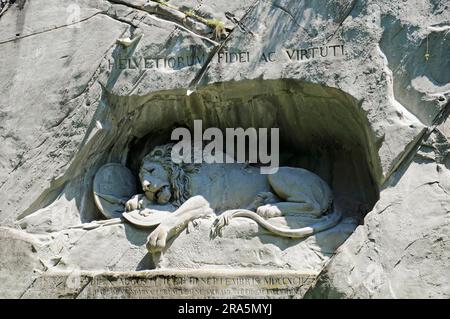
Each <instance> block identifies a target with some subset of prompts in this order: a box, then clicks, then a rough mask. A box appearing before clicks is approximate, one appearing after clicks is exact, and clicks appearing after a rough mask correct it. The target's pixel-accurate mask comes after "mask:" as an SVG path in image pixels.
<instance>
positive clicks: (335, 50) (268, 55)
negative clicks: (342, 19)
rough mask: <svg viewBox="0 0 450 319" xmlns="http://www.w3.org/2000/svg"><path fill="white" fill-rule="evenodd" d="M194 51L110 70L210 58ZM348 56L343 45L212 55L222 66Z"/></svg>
mask: <svg viewBox="0 0 450 319" xmlns="http://www.w3.org/2000/svg"><path fill="white" fill-rule="evenodd" d="M198 51H199V50H193V51H192V53H187V54H183V55H176V54H175V55H173V56H168V57H131V58H118V59H116V60H109V69H121V70H124V69H169V70H181V69H184V68H186V67H192V66H195V65H198V66H201V65H203V64H204V63H205V62H206V61H207V55H206V54H205V53H201V54H199V53H197V52H198ZM344 55H345V50H344V45H343V44H334V45H324V46H312V47H304V48H292V49H283V50H280V51H266V52H262V53H260V54H257V55H255V54H252V52H250V51H237V50H233V51H232V50H229V51H228V50H221V51H219V52H217V53H216V54H215V56H214V57H213V62H216V63H218V64H221V65H230V64H236V63H250V62H252V61H255V60H257V61H259V62H260V63H276V62H308V61H312V60H316V59H333V58H339V57H343V56H344Z"/></svg>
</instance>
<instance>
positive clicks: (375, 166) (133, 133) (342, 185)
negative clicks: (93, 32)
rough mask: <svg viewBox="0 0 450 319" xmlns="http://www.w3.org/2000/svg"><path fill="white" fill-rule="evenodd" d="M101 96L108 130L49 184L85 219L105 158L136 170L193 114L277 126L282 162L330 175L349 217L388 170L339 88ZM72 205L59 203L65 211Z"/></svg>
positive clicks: (289, 86)
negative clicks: (59, 178)
mask: <svg viewBox="0 0 450 319" xmlns="http://www.w3.org/2000/svg"><path fill="white" fill-rule="evenodd" d="M104 89H105V90H107V88H104ZM102 100H103V101H102V102H103V103H105V105H107V106H109V107H108V108H105V111H104V112H101V114H99V117H101V118H100V119H99V118H94V119H93V124H92V126H93V127H95V122H96V121H101V122H102V124H103V125H104V129H102V130H100V131H99V133H98V134H99V135H97V136H96V137H95V138H90V139H89V140H88V141H87V142H86V144H84V145H83V147H82V148H81V149H80V151H79V153H78V154H77V155H76V156H75V158H74V161H73V162H74V163H76V165H75V164H74V168H71V171H69V170H68V172H69V173H67V176H69V177H67V176H64V177H63V178H62V180H63V181H64V185H53V186H52V187H53V188H51V189H49V190H48V194H52V192H55V191H56V190H62V193H61V194H59V197H57V199H56V200H55V201H54V202H58V201H59V200H60V199H61V198H62V197H67V198H68V199H73V198H75V201H71V203H72V205H73V204H75V205H76V208H77V209H78V212H79V216H78V218H79V219H81V220H82V221H83V222H89V221H91V220H92V218H96V216H98V214H99V213H98V210H97V208H96V207H95V205H94V202H93V198H92V181H93V177H94V175H95V173H96V172H97V171H98V169H99V168H100V167H101V166H102V165H103V164H106V163H111V162H114V163H123V164H126V165H127V166H128V167H129V168H130V169H131V170H132V171H133V172H134V174H135V175H137V174H136V173H137V171H138V169H139V165H140V163H141V160H142V158H143V156H144V155H145V154H147V153H148V152H149V151H150V150H151V149H153V148H154V147H155V146H157V145H161V144H165V143H167V142H169V141H170V133H171V131H172V129H173V128H175V127H180V126H183V127H187V128H189V129H191V130H192V126H193V120H194V119H202V120H203V129H206V128H208V127H217V128H219V129H221V130H222V131H224V130H225V128H237V127H242V128H244V129H246V128H249V127H254V128H273V127H278V128H279V129H280V151H281V154H280V157H281V158H280V163H281V165H286V166H293V167H302V168H305V169H308V170H310V171H312V172H314V173H315V174H317V175H319V176H320V177H321V178H322V179H324V180H325V181H326V182H327V183H328V184H329V185H330V187H331V188H332V190H333V193H334V196H335V199H336V200H335V201H336V203H337V204H338V205H339V206H340V207H342V210H343V212H344V215H345V217H354V218H355V219H357V220H358V221H361V220H362V218H363V217H364V215H365V213H366V212H367V211H368V210H369V209H370V208H371V207H372V206H373V205H374V203H375V202H376V200H377V199H378V187H379V185H378V181H379V180H381V179H380V176H381V173H380V172H381V169H380V163H379V159H378V155H377V150H378V147H377V146H376V145H375V142H374V141H375V138H374V136H373V135H372V130H371V129H370V125H369V123H368V121H367V119H366V114H365V113H364V111H363V110H362V109H361V107H360V104H359V102H358V101H356V100H355V99H354V98H353V97H351V96H350V95H348V94H346V93H344V92H342V91H340V90H338V89H335V88H330V87H325V86H322V85H319V84H312V83H305V82H300V81H293V80H252V81H240V82H228V83H219V84H213V85H208V86H204V87H199V88H198V90H197V91H196V92H195V93H193V94H192V95H190V96H186V92H185V90H171V91H164V92H157V93H154V94H151V95H148V96H115V95H112V94H111V93H109V92H108V91H105V92H104V97H103V99H102ZM102 116H103V117H102ZM74 170H76V175H75V174H74ZM80 172H82V174H81V173H80ZM70 174H74V175H70ZM72 176H75V177H73V178H72ZM62 188H63V189H62ZM49 199H50V197H48V196H47V197H46V200H49ZM42 202H43V201H42ZM50 204H51V205H53V202H50ZM58 205H60V206H58V207H61V208H64V207H63V206H61V205H68V200H63V201H61V202H60V204H58ZM41 207H42V206H41ZM55 207H56V206H55ZM55 207H53V208H55ZM53 211H54V210H50V215H49V216H51V214H52V213H53ZM67 211H69V210H64V209H58V212H59V214H60V215H61V216H63V214H68V213H67ZM64 216H66V215H64ZM68 217H71V216H68ZM77 223H79V221H77ZM290 224H292V225H293V223H291V222H290ZM293 226H295V225H293ZM152 230H153V229H152V228H149V229H138V228H137V227H134V226H132V225H129V224H126V225H125V232H126V237H127V240H128V241H129V242H130V243H131V244H133V245H135V246H142V245H145V243H146V239H147V236H148V234H149V233H150V232H151V231H152ZM262 233H263V232H262V231H261V236H263V237H262V239H261V240H264V241H267V243H272V241H273V240H274V239H275V237H273V238H274V239H271V238H270V237H271V236H269V235H267V236H265V235H262ZM258 236H260V235H259V234H258ZM175 240H176V239H175ZM205 240H209V238H205ZM277 242H278V243H279V242H280V241H279V239H278V240H277ZM299 242H301V240H292V239H282V240H281V243H282V244H280V245H281V246H282V247H290V246H292V245H295V244H296V243H299ZM171 243H172V241H170V242H169V243H168V245H170V244H171ZM284 249H285V248H284ZM144 259H145V258H144ZM139 264H140V266H139V267H141V268H142V267H146V266H145V265H147V264H146V261H144V260H142V261H141V262H140V263H139Z"/></svg>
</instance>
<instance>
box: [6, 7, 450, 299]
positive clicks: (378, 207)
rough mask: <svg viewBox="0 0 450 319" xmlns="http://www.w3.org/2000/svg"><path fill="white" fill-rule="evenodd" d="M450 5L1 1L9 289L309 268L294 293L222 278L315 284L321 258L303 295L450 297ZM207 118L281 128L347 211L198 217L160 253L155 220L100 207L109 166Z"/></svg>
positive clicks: (25, 292)
mask: <svg viewBox="0 0 450 319" xmlns="http://www.w3.org/2000/svg"><path fill="white" fill-rule="evenodd" d="M449 21H450V10H449V6H448V3H446V2H445V1H434V0H427V1H421V0H407V1H402V2H392V1H388V0H374V1H366V0H362V1H355V0H345V1H341V0H340V1H337V0H336V1H325V0H314V1H312V0H302V1H297V0H271V1H253V0H245V1H242V0H240V1H237V0H236V1H197V0H169V1H167V3H157V2H156V1H146V0H110V1H107V0H95V1H92V0H79V1H76V2H74V3H65V2H62V1H57V0H45V1H44V0H33V1H26V0H20V1H8V0H0V51H1V53H0V64H1V68H0V226H1V228H0V237H1V242H2V245H0V277H1V280H0V296H2V297H12V298H20V297H29V298H35V297H38V298H43V297H71V298H74V297H80V298H91V297H149V298H153V297H175V296H174V295H173V294H174V291H175V290H176V288H180V289H185V288H186V287H185V286H183V285H181V286H176V287H174V289H168V290H165V291H162V290H160V286H159V285H160V283H157V284H156V285H155V287H157V288H155V289H154V288H151V287H150V286H151V285H153V284H154V283H155V282H156V281H157V280H156V279H155V278H159V277H158V276H162V277H163V278H200V277H201V278H206V277H207V278H216V279H217V278H225V277H226V278H231V279H233V278H235V279H236V278H237V279H239V278H250V277H251V278H253V279H255V278H267V277H271V276H275V275H274V273H273V271H275V270H280V271H282V272H283V275H282V276H285V277H286V278H303V277H302V276H303V275H304V274H305V273H304V272H305V271H313V273H312V274H310V273H308V276H309V275H311V278H310V277H308V278H310V279H311V280H310V279H308V280H305V281H302V282H297V283H295V284H294V286H290V284H289V285H288V286H285V284H286V283H285V282H283V287H284V288H286V289H285V290H283V293H282V295H280V296H275V295H274V294H273V291H272V290H271V288H267V287H262V286H261V285H260V284H257V285H250V286H249V287H247V288H245V287H244V288H243V287H240V288H239V289H241V288H242V289H244V290H245V289H247V290H246V291H242V290H239V289H238V288H236V287H232V288H231V290H230V289H228V288H226V287H225V286H220V287H216V288H217V289H218V290H217V291H218V292H217V296H222V297H226V296H234V297H252V296H260V297H264V298H265V297H271V298H272V297H284V298H287V297H302V296H303V295H304V292H305V291H306V289H308V288H309V286H310V285H311V283H312V282H313V280H314V279H315V278H316V277H317V274H318V273H319V271H320V270H321V269H322V268H323V267H324V266H325V265H326V267H325V269H324V270H323V271H322V272H321V273H320V275H319V276H318V278H317V283H316V284H315V285H314V286H313V287H312V288H311V289H310V290H309V292H308V294H307V297H319V298H324V297H342V298H366V297H370V298H386V297H387V298H409V297H419V298H428V297H438V298H448V297H449V296H450V283H449V278H450V274H449V271H448V269H450V267H449V260H450V258H449V257H450V256H449V254H448V251H449V247H448V244H447V243H448V234H449V224H448V213H449V212H450V202H449V199H450V196H449V193H450V184H449V180H450V155H449V150H450V144H449V141H450V129H449V127H450V124H449V123H450V122H449V119H448V116H449V113H450V109H449V107H450V106H449V105H450V104H449V96H450V72H448V71H449V67H450V65H449V59H448V52H449V43H450V41H449V32H448V31H449V28H450V26H449ZM217 30H219V31H220V32H219V33H220V34H221V36H218V34H217ZM198 119H201V120H203V124H204V128H208V127H217V128H220V129H224V128H227V127H243V128H248V127H256V128H260V127H278V128H280V142H281V147H280V156H281V159H280V162H281V164H282V165H284V166H289V167H302V168H305V169H307V170H309V171H311V172H313V173H314V174H316V175H318V176H320V178H321V179H323V180H324V181H325V182H326V183H327V184H328V185H329V186H330V188H331V190H332V192H333V195H334V204H336V206H337V207H339V209H340V210H341V211H342V213H343V215H344V219H343V221H341V223H339V224H338V225H337V226H336V227H334V228H331V229H328V230H325V231H322V232H318V233H317V234H315V235H314V236H311V237H308V238H306V239H286V238H280V237H277V236H274V235H273V234H270V233H268V232H267V231H265V230H264V229H262V228H260V227H259V226H257V224H256V223H255V222H253V221H250V220H246V219H240V218H239V219H238V218H236V219H232V220H231V221H230V223H229V225H227V227H225V228H224V230H223V234H222V237H215V238H209V234H210V231H211V228H213V225H212V223H213V221H212V219H202V220H200V221H199V222H198V225H197V226H196V227H193V228H191V227H190V226H189V230H190V232H189V233H188V232H185V231H183V232H181V233H179V234H178V236H174V238H173V239H171V240H170V241H169V244H168V245H167V247H166V248H164V249H163V252H162V253H153V254H152V253H148V252H147V248H146V242H147V236H148V235H149V234H151V233H153V232H154V231H155V230H156V229H158V228H155V227H154V226H152V227H145V228H137V227H135V226H133V225H131V224H129V223H127V222H126V221H124V220H120V219H110V220H101V219H102V218H104V215H102V214H101V212H100V211H99V210H98V208H97V206H96V205H95V195H94V191H95V189H94V187H93V180H94V177H95V175H96V173H97V172H98V170H99V169H100V168H101V167H102V166H103V165H105V164H107V163H118V164H119V163H120V165H124V166H126V167H128V168H129V169H130V170H131V171H132V172H133V173H134V174H136V177H137V175H138V172H139V169H140V165H141V163H142V159H143V157H144V156H145V155H146V154H147V153H148V152H149V151H150V150H152V149H154V148H155V146H158V145H165V144H167V143H168V142H169V140H170V133H171V131H172V129H173V128H175V127H180V126H183V127H188V128H190V129H192V123H193V121H194V120H198ZM244 184H245V183H244V181H243V180H242V183H241V184H239V183H235V184H233V185H231V186H230V185H225V184H224V183H216V184H214V179H213V178H212V179H211V180H210V181H208V182H207V185H208V187H209V188H210V189H211V190H214V192H216V193H220V192H223V193H224V194H228V193H230V192H232V191H237V192H239V187H241V189H243V187H244ZM141 186H142V185H141ZM141 186H139V185H137V187H139V188H140V187H141ZM225 186H226V187H225ZM127 188H128V187H127ZM129 188H131V187H129ZM313 188H314V187H312V188H311V189H313ZM130 192H131V193H136V192H137V193H139V192H140V190H137V191H131V190H130ZM243 193H244V192H243ZM105 195H106V196H108V195H110V194H105ZM160 195H161V194H160ZM162 195H164V194H162ZM166 195H167V194H166ZM194 195H195V194H194ZM157 197H158V196H157ZM121 200H122V199H121ZM140 200H142V198H140V199H139V198H136V202H137V204H136V205H141V203H140ZM132 204H133V205H134V201H133V202H132V203H131V202H130V204H129V205H132ZM120 205H123V203H121V204H120ZM120 205H119V206H120ZM142 205H144V204H142ZM144 206H145V205H144ZM116 208H117V207H116ZM159 208H160V209H161V210H166V209H167V210H170V211H173V210H176V209H177V207H175V206H171V207H169V208H164V209H163V207H162V206H161V207H159ZM239 208H243V207H239ZM108 209H110V208H108ZM118 210H120V208H118ZM369 211H370V212H369ZM367 212H369V213H368V214H367V215H366V213H367ZM137 214H138V215H139V211H138V212H137ZM169 214H170V213H169ZM117 215H118V216H120V214H119V213H118V214H117ZM138 215H136V216H134V217H136V218H138V219H139V218H140V216H138ZM144 215H145V214H144ZM163 215H164V214H163ZM115 216H116V215H114V216H112V217H115ZM161 216H162V215H161ZM106 217H109V216H106ZM141 217H143V219H145V217H148V216H142V215H141ZM169 219H170V218H169ZM222 220H223V219H222ZM271 222H274V223H277V222H278V223H280V224H279V225H280V226H286V225H289V226H290V227H292V226H293V225H294V226H298V227H303V226H308V225H310V222H311V220H309V221H308V220H307V221H306V222H305V223H304V224H301V223H300V224H295V223H298V222H299V221H298V220H297V221H292V220H290V219H289V218H287V217H286V218H284V217H276V218H271ZM168 223H169V222H168ZM358 223H359V224H360V225H359V226H358V227H357V228H356V230H355V231H354V232H353V230H354V229H355V227H356V224H358ZM163 224H164V223H163ZM172 226H179V225H175V224H174V225H172ZM183 226H187V224H186V225H184V224H183ZM18 228H20V229H18ZM172 228H173V227H172ZM175 228H177V227H175ZM168 229H170V227H168ZM177 229H178V228H177ZM161 233H162V234H163V233H164V232H159V233H158V234H159V235H161ZM348 236H350V237H348ZM347 237H348V239H347ZM151 239H152V236H150V240H151ZM153 239H155V238H153ZM157 239H158V240H159V239H161V238H159V237H158V238H157ZM156 243H158V241H156ZM341 244H342V246H340V247H339V248H338V246H339V245H341ZM149 246H150V248H152V245H149ZM153 248H154V247H153ZM159 248H162V247H159ZM336 249H337V251H336ZM150 250H151V249H150ZM334 254H335V255H334ZM181 267H183V268H190V270H189V271H186V272H185V273H184V272H180V271H179V270H170V271H169V270H167V269H168V268H181ZM250 267H252V268H257V269H259V270H258V271H260V272H259V273H258V274H256V275H251V276H250V277H248V275H246V274H244V273H243V271H247V269H246V268H250ZM154 268H159V270H150V269H154ZM224 268H225V269H228V270H224ZM243 268H245V269H243ZM193 269H200V270H201V273H196V272H195V271H194V270H193ZM211 269H215V270H214V272H212V270H211ZM239 269H240V270H239ZM242 269H243V270H242ZM288 269H293V270H296V271H297V272H296V273H295V274H294V273H292V274H291V273H289V274H288V273H287V272H286V271H287V270H288ZM141 270H149V271H146V272H141ZM177 271H178V272H177ZM285 272H286V273H285ZM252 276H253V277H252ZM111 278H117V280H113V281H112V282H111V283H109V279H111ZM231 279H230V280H231ZM220 280H222V279H220ZM255 280H256V279H255ZM286 282H288V283H289V280H287V281H286ZM129 284H132V286H131V287H128V288H127V287H125V285H127V286H128V285H129ZM57 285H59V286H58V287H61V288H56V286H57ZM133 285H134V286H133ZM244 286H245V284H244ZM142 287H143V288H142ZM149 287H150V288H149ZM141 288H142V289H141ZM284 288H283V289H284ZM158 289H159V290H158ZM190 289H191V288H188V289H187V291H186V294H185V295H182V296H183V297H190V296H191V295H190V294H192V293H193V290H190ZM192 289H194V288H192ZM199 289H200V291H201V294H204V295H205V296H211V295H212V294H214V292H213V291H212V290H211V289H210V290H207V289H206V288H205V287H204V286H201V287H199ZM214 289H215V288H214ZM180 296H181V295H180ZM176 297H179V296H178V295H177V296H176Z"/></svg>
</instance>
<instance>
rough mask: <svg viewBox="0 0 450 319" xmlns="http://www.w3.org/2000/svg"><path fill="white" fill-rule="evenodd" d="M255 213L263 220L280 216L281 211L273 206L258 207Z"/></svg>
mask: <svg viewBox="0 0 450 319" xmlns="http://www.w3.org/2000/svg"><path fill="white" fill-rule="evenodd" d="M256 213H257V214H258V215H259V216H261V217H263V218H266V219H267V218H272V217H278V216H280V215H281V211H280V210H279V209H278V207H277V206H274V205H270V204H267V205H264V206H259V207H258V208H257V209H256Z"/></svg>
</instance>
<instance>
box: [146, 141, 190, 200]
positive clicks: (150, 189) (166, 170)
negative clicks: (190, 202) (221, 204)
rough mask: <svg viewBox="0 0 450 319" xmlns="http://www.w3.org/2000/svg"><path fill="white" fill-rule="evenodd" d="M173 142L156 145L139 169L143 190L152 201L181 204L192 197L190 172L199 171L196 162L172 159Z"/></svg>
mask: <svg viewBox="0 0 450 319" xmlns="http://www.w3.org/2000/svg"><path fill="white" fill-rule="evenodd" d="M172 147H173V144H166V145H162V146H157V147H155V148H154V149H153V150H152V151H151V152H150V153H149V154H147V155H146V156H145V157H144V158H143V160H142V165H141V169H140V171H139V179H140V181H141V186H142V190H143V191H144V193H145V196H146V197H147V199H149V200H150V201H154V202H155V201H156V202H157V203H159V204H166V203H168V202H169V201H170V202H171V203H172V204H173V205H175V206H177V207H178V206H180V205H181V204H183V203H184V202H185V201H186V200H187V199H188V198H189V197H191V185H190V177H189V174H192V173H195V172H197V171H198V166H196V165H194V164H186V163H181V164H176V163H174V162H173V161H172V159H171V152H172Z"/></svg>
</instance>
